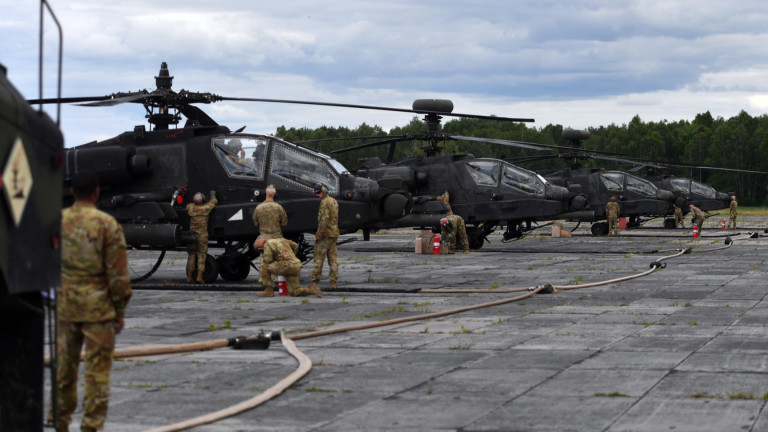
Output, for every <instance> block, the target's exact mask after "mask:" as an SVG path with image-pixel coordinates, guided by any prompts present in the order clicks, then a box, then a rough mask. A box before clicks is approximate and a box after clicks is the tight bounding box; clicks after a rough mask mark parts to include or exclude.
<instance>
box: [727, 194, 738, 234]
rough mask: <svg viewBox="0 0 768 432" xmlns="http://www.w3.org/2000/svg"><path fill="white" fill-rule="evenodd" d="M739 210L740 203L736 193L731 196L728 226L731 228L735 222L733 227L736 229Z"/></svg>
mask: <svg viewBox="0 0 768 432" xmlns="http://www.w3.org/2000/svg"><path fill="white" fill-rule="evenodd" d="M738 210H739V203H738V202H736V195H734V196H732V197H731V206H730V209H729V214H728V228H729V229H730V228H731V224H733V229H736V214H737V213H738Z"/></svg>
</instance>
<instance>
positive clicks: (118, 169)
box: [64, 146, 152, 187]
mask: <svg viewBox="0 0 768 432" xmlns="http://www.w3.org/2000/svg"><path fill="white" fill-rule="evenodd" d="M65 168H66V172H65V174H64V177H65V179H71V178H73V177H74V176H75V174H77V173H78V172H80V171H86V170H87V171H91V172H93V173H94V174H96V176H98V178H99V184H100V186H102V187H103V186H118V185H123V184H125V183H128V182H130V181H131V180H134V179H136V178H140V177H144V176H147V175H149V174H151V173H152V165H151V161H150V160H149V159H148V158H147V157H146V156H145V155H138V154H134V153H133V152H132V151H130V150H129V149H127V148H125V147H120V146H107V147H93V148H89V147H81V148H74V149H70V150H67V152H66V163H65Z"/></svg>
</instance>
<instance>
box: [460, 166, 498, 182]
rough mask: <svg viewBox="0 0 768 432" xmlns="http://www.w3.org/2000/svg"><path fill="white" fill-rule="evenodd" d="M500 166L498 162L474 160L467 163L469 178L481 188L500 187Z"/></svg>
mask: <svg viewBox="0 0 768 432" xmlns="http://www.w3.org/2000/svg"><path fill="white" fill-rule="evenodd" d="M500 165H501V164H500V162H498V161H484V160H473V161H471V162H466V167H467V172H469V176H470V177H472V180H474V181H475V183H477V184H478V185H480V186H498V184H499V166H500Z"/></svg>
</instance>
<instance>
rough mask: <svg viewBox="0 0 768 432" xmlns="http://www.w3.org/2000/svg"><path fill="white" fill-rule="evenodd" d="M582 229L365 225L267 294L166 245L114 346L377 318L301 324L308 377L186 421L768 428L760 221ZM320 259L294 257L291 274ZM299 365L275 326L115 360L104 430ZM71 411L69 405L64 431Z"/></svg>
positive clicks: (264, 425) (139, 260) (138, 255)
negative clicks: (211, 345)
mask: <svg viewBox="0 0 768 432" xmlns="http://www.w3.org/2000/svg"><path fill="white" fill-rule="evenodd" d="M745 219H747V218H745ZM748 223H749V225H750V226H752V227H756V228H758V227H761V228H764V227H765V221H761V220H759V219H758V218H754V220H748ZM706 226H707V224H705V228H706ZM587 229H588V227H587V228H586V229H585V228H584V227H581V228H579V230H578V231H577V232H576V234H577V235H576V236H575V237H573V238H570V239H554V238H551V237H548V236H546V235H544V233H542V234H538V235H537V234H534V235H530V236H528V237H526V238H524V239H522V240H519V241H515V242H510V243H502V242H501V241H500V240H501V236H500V234H497V233H494V234H493V235H491V236H490V237H489V239H490V240H491V243H489V244H486V245H485V246H484V247H483V249H481V250H479V251H473V252H472V253H471V254H469V255H463V254H460V253H459V254H456V255H439V256H433V255H415V254H414V253H413V238H414V237H415V233H414V232H412V231H408V230H400V231H391V232H383V233H381V234H375V235H373V236H372V240H371V241H370V242H363V241H356V242H352V243H349V244H345V245H342V246H341V247H340V248H339V261H340V271H339V272H340V276H341V280H340V281H339V289H338V290H337V291H335V292H330V291H326V295H325V296H324V297H323V298H315V297H308V298H291V297H273V298H266V299H265V298H259V297H257V296H256V295H255V292H256V291H257V290H260V287H259V284H258V282H257V277H256V274H255V272H252V273H251V275H249V276H248V278H247V279H246V280H245V281H243V282H227V283H221V284H214V285H212V286H199V285H186V284H185V283H184V264H185V260H186V254H184V253H178V252H173V253H169V254H168V261H167V262H166V263H165V264H164V265H163V266H161V268H160V270H159V271H158V272H157V273H156V274H155V275H154V276H153V277H152V278H150V279H148V280H147V281H145V282H143V283H141V284H137V285H136V286H135V288H136V289H135V291H134V297H133V299H132V300H131V303H130V304H129V306H128V311H127V316H126V328H125V330H124V331H123V333H122V334H121V335H119V336H118V348H127V347H137V346H146V345H160V344H176V343H189V342H198V341H207V340H213V339H223V338H231V337H235V336H239V335H248V334H254V333H257V332H259V331H261V330H264V331H273V330H283V331H285V333H286V335H287V336H288V337H291V336H292V335H299V334H302V333H305V332H307V331H313V330H327V329H339V328H344V327H346V326H349V325H353V324H363V323H384V324H385V325H384V326H383V327H378V328H370V329H366V330H362V331H353V332H345V333H337V334H332V335H327V336H322V337H316V338H310V339H300V340H297V341H296V345H297V347H298V349H300V350H302V351H303V352H304V353H305V354H307V355H308V356H309V357H310V358H311V359H312V361H313V362H314V367H313V369H312V370H311V372H310V373H309V374H308V375H307V376H305V377H303V378H302V379H301V380H299V381H298V382H297V383H296V384H294V385H293V386H291V388H290V389H289V390H287V391H286V392H284V393H283V394H281V395H279V396H277V397H276V398H274V399H272V400H270V401H268V402H267V403H266V404H264V405H262V406H260V407H258V408H255V409H252V410H249V411H246V412H243V413H241V414H238V415H236V416H234V417H231V418H228V419H225V420H222V421H219V422H216V423H213V424H209V425H205V426H200V427H197V428H195V429H194V430H198V431H216V432H218V431H262V430H263V431H266V430H270V431H271V430H281V431H283V430H285V431H357V430H369V431H389V430H402V431H501V430H503V431H612V432H613V431H659V430H675V431H688V430H690V431H730V430H752V431H757V430H768V418H766V417H768V413H766V410H765V405H766V396H767V395H768V360H766V359H768V327H766V326H767V325H768V301H766V297H765V296H766V293H768V284H766V282H765V281H766V279H767V278H768V270H766V269H768V267H767V266H766V261H767V260H768V259H767V258H766V257H768V254H767V253H766V252H768V239H766V238H757V239H750V240H744V241H737V242H736V243H735V244H734V245H733V246H731V247H730V248H727V249H722V250H717V251H713V252H703V251H706V250H709V249H714V248H720V247H722V246H723V245H724V243H723V241H724V233H723V232H722V231H720V230H714V229H705V230H704V238H703V239H701V240H698V241H697V240H693V239H691V237H690V231H688V230H663V229H658V228H651V229H641V230H637V231H623V232H622V234H621V235H620V236H618V237H592V236H589V235H586V234H587ZM726 233H730V234H731V235H734V236H735V235H736V234H737V233H736V232H735V231H726ZM342 237H343V238H357V237H361V236H360V235H359V234H352V235H346V236H342ZM687 247H690V248H692V250H693V251H694V253H693V254H687V255H682V256H680V257H678V258H672V259H668V260H665V261H664V263H665V264H666V267H665V268H662V269H658V270H656V271H655V272H654V273H652V274H650V275H648V276H645V277H642V278H637V279H631V280H625V281H622V282H620V283H614V284H610V285H603V286H594V287H588V288H581V289H575V290H560V291H558V292H557V293H554V294H546V295H545V294H539V295H535V296H532V297H529V298H525V299H522V300H519V301H513V302H506V303H502V304H495V305H492V306H487V307H485V308H482V309H476V310H472V311H466V312H463V313H458V314H453V315H448V316H441V317H437V318H429V319H422V320H419V321H415V322H405V323H399V324H394V325H386V320H389V319H393V318H404V317H416V316H419V315H422V314H426V313H433V312H441V311H446V310H449V309H454V308H460V307H465V306H471V305H478V304H484V303H489V302H493V301H501V300H507V299H513V298H516V297H518V296H520V295H522V294H524V292H518V293H501V292H498V291H499V290H501V289H509V288H530V287H535V286H537V285H540V284H547V283H548V284H552V285H557V286H565V285H580V284H585V283H590V282H600V281H606V280H610V279H615V278H619V277H625V276H630V275H636V274H638V273H641V272H645V271H647V270H649V269H650V268H651V266H650V264H651V263H652V262H654V261H655V260H657V259H659V258H660V257H664V256H668V255H671V254H673V253H675V250H677V249H682V248H687ZM660 249H662V250H664V251H663V252H657V251H659V250H660ZM153 254H155V255H153ZM153 256H155V257H156V253H155V252H144V251H132V252H131V258H130V260H131V265H132V267H133V268H135V269H142V268H148V267H150V266H151V264H152V263H153V259H154V258H153ZM257 263H258V260H257ZM312 267H313V263H311V262H310V263H309V264H307V265H305V266H304V267H303V269H302V276H301V277H302V282H303V284H307V283H308V282H309V275H310V273H311V271H312ZM324 273H326V274H327V269H326V271H325V272H324ZM327 287H328V282H327V279H324V280H322V281H321V288H327ZM420 288H445V289H451V290H456V292H455V293H450V292H449V293H441V294H427V293H419V292H418V290H419V289H420ZM463 288H475V289H476V288H483V289H488V292H487V293H483V294H467V293H461V292H459V291H458V290H461V289H463ZM296 367H297V362H296V361H295V360H294V359H293V358H292V357H291V356H290V355H289V354H288V353H287V352H286V350H285V349H284V348H283V347H282V345H281V344H280V342H279V341H274V342H272V345H271V347H270V348H269V349H268V350H263V351H239V350H232V349H228V348H224V349H216V350H209V351H204V352H196V353H186V354H167V355H158V356H152V357H147V358H134V359H122V360H119V361H116V362H114V364H113V371H112V378H111V381H112V397H111V404H110V411H109V416H108V419H107V424H106V428H105V430H109V431H118V432H133V431H142V430H146V429H149V428H151V427H158V426H162V425H165V424H169V423H172V422H177V421H182V420H185V419H188V418H191V417H195V416H198V415H202V414H205V413H208V412H212V411H215V410H219V409H223V408H225V407H227V406H230V405H233V404H235V403H239V402H242V401H244V400H246V399H249V398H252V397H254V396H257V395H259V394H260V393H261V392H263V391H264V390H266V389H267V388H269V387H270V386H272V385H273V384H275V383H276V382H278V381H280V380H281V379H283V378H284V377H286V376H287V375H289V374H290V373H292V372H293V371H294V370H295V369H296ZM81 379H82V378H81ZM81 393H82V392H81ZM81 397H82V395H81ZM81 415H82V409H81V408H78V410H77V411H76V412H75V415H74V420H75V422H74V423H73V425H72V427H71V430H73V431H74V430H76V429H77V427H78V426H79V423H78V422H79V419H80V417H81Z"/></svg>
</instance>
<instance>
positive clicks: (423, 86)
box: [0, 0, 768, 146]
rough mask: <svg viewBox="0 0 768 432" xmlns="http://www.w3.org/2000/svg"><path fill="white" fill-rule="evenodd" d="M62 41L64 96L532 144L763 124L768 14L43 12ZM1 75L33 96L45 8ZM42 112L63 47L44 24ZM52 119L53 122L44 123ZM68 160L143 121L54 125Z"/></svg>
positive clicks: (589, 8)
mask: <svg viewBox="0 0 768 432" xmlns="http://www.w3.org/2000/svg"><path fill="white" fill-rule="evenodd" d="M51 5H52V7H53V9H54V11H55V13H56V14H57V16H58V19H59V21H60V22H61V24H62V26H63V33H64V65H63V69H64V73H63V95H64V96H65V97H73V96H101V95H107V94H110V93H114V92H127V91H136V90H140V89H150V90H152V89H154V87H155V81H154V76H155V75H157V73H158V70H159V68H160V63H161V62H163V61H165V62H168V65H169V69H170V72H171V75H173V76H174V77H175V79H174V81H173V88H174V89H175V90H180V89H187V90H191V91H200V92H212V93H216V94H219V95H222V96H230V97H258V98H274V99H299V100H313V101H325V102H335V103H350V104H363V105H378V106H387V107H397V108H410V107H411V103H412V102H413V100H414V99H418V98H436V99H451V100H453V103H454V106H455V109H454V111H456V112H460V113H473V114H484V115H490V114H493V115H498V116H506V117H530V118H534V119H535V120H536V123H534V125H535V126H537V127H543V126H545V125H547V124H549V123H555V124H561V125H563V126H566V127H573V128H585V127H588V126H600V125H608V124H611V123H616V124H624V123H628V122H629V121H630V120H631V118H632V117H633V116H634V115H636V114H637V115H639V116H640V117H641V118H642V119H643V120H645V121H659V120H663V119H667V120H670V121H677V120H681V119H687V120H691V119H693V117H694V116H695V115H696V114H697V113H701V112H704V111H707V110H709V111H710V112H712V114H713V115H714V116H722V117H725V118H729V117H732V116H735V115H737V114H738V113H739V112H740V111H741V110H744V111H746V112H748V113H749V114H751V115H753V116H757V115H761V114H764V113H765V112H766V111H768V73H766V72H768V31H767V30H766V29H768V2H765V1H758V0H740V1H731V2H724V1H711V0H697V1H675V0H662V1H656V0H648V1H620V0H569V1H547V0H537V1H525V2H524V1H507V0H497V1H485V0H474V1H466V0H464V1H453V0H440V1H414V0H402V1H401V0H387V1H380V0H378V1H348V0H336V1H333V2H323V1H308V0H302V1H294V0H284V1H276V2H261V1H250V0H242V1H235V0H219V1H209V0H206V1H202V0H184V1H176V0H165V1H157V0H155V1H146V0H131V1H123V2H96V1H93V0H89V1H81V0H67V1H64V0H51ZM0 11H2V12H0V63H3V64H4V65H5V66H6V67H7V68H8V75H9V77H10V78H11V80H12V81H13V82H14V84H15V85H16V86H17V88H18V89H19V90H20V91H21V92H22V94H23V95H24V96H25V97H27V98H36V97H37V96H38V90H37V88H38V86H37V64H38V63H37V51H38V42H39V41H38V27H39V25H38V24H39V3H38V2H37V1H34V0H0ZM45 22H46V35H45V50H46V78H45V91H44V97H54V96H55V89H54V87H53V86H52V84H53V82H54V79H53V76H54V75H53V73H54V72H55V62H54V60H55V56H54V55H53V54H55V43H54V42H55V40H56V33H55V31H54V29H53V26H52V23H51V20H50V19H46V21H45ZM202 108H203V110H204V111H206V112H207V113H208V114H209V115H210V116H212V117H213V118H214V119H215V120H216V121H217V122H219V123H220V124H224V125H227V126H229V127H230V129H232V130H234V129H237V128H240V127H242V126H246V127H247V128H246V130H245V131H246V132H251V133H266V134H274V132H275V129H276V128H277V127H279V126H283V125H284V126H286V127H305V126H306V127H311V128H314V127H319V126H322V125H327V126H348V127H357V126H358V125H360V124H361V123H363V122H366V123H368V124H377V125H380V126H382V127H384V128H385V129H388V128H391V127H393V126H401V125H405V124H407V123H408V122H409V121H410V120H411V118H412V115H411V114H405V113H400V114H398V113H388V112H378V111H367V110H352V109H344V108H322V107H312V106H303V105H299V106H291V105H277V104H266V103H245V102H237V103H232V102H228V103H224V102H218V103H216V104H213V105H207V106H203V107H202ZM47 110H48V111H49V112H51V113H53V112H55V111H54V110H53V108H52V107H50V108H48V109H47ZM61 122H62V129H63V131H64V134H65V139H66V145H67V146H74V145H78V144H82V143H85V142H88V141H92V140H102V139H106V138H109V137H111V136H114V135H117V134H118V133H121V132H123V131H127V130H131V129H132V128H133V126H134V125H137V124H146V120H145V119H144V110H143V108H142V107H141V106H140V105H136V104H123V105H121V106H119V107H112V108H85V107H76V106H70V107H65V108H63V111H62V118H61Z"/></svg>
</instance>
